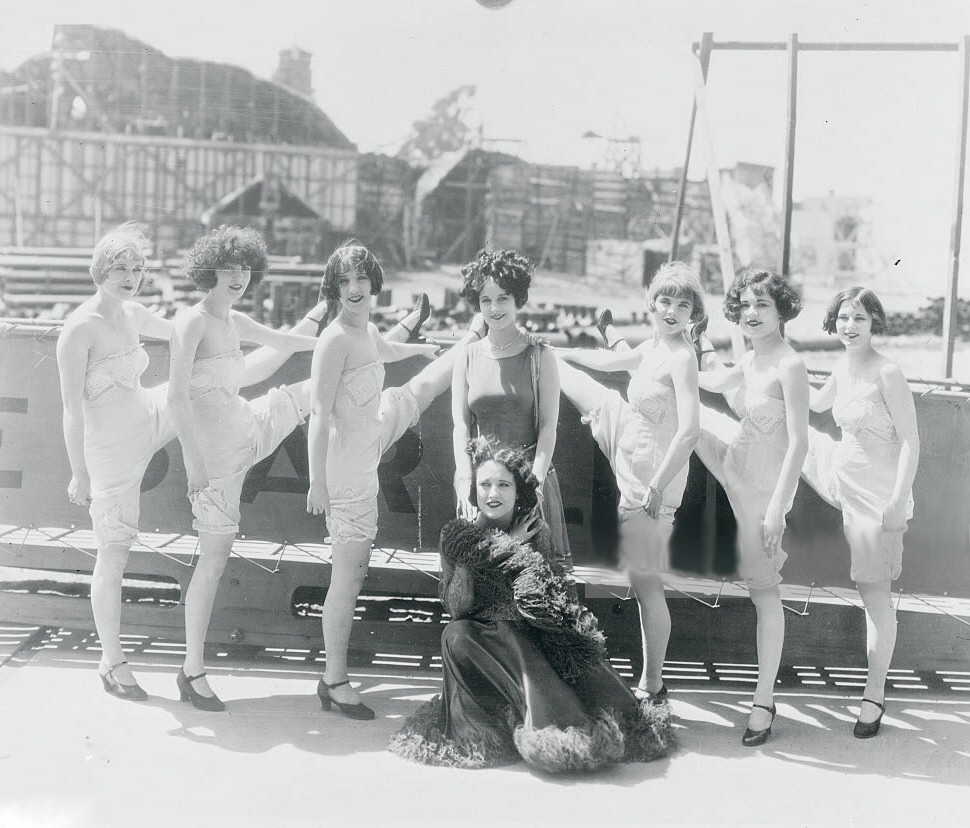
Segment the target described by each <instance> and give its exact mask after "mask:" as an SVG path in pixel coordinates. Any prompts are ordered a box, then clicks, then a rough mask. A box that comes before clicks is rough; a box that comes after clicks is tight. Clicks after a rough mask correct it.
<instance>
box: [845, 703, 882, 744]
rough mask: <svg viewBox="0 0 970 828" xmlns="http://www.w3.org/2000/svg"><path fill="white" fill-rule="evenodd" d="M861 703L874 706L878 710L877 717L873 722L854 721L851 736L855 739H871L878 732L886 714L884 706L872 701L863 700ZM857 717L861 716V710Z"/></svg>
mask: <svg viewBox="0 0 970 828" xmlns="http://www.w3.org/2000/svg"><path fill="white" fill-rule="evenodd" d="M862 701H863V702H869V704H874V705H875V706H876V707H878V708H879V715H878V716H877V717H876V720H875V721H874V722H860V721H859V720H858V719H857V720H856V723H855V727H853V728H852V735H853V736H855V737H856V739H871V738H872V737H873V736H875V735H876V734H877V733H878V732H879V725H881V724H882V717H883V714H884V713H885V712H886V705H884V704H880V703H879V702H877V701H873V700H872V699H863V700H862ZM859 715H862V710H861V709H860V711H859Z"/></svg>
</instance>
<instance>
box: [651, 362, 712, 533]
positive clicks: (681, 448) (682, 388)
mask: <svg viewBox="0 0 970 828" xmlns="http://www.w3.org/2000/svg"><path fill="white" fill-rule="evenodd" d="M670 378H671V379H672V380H673V383H674V397H675V398H676V402H677V432H676V433H675V434H674V437H673V439H672V440H671V441H670V445H669V446H667V452H666V454H664V458H663V460H662V461H661V462H660V465H659V466H658V467H657V470H656V472H654V475H653V478H652V479H651V480H650V484H649V489H648V498H649V499H648V501H647V503H645V504H644V508H645V509H646V511H647V514H648V515H650V517H652V518H654V519H656V518H658V517H659V516H660V506H661V505H662V503H663V491H664V489H666V488H667V486H668V485H669V484H670V481H671V480H673V479H674V477H675V476H676V475H677V474H678V473H679V472H680V470H681V469H682V468H683V467H684V465H685V464H686V463H687V461H688V460H689V459H690V453H691V452H692V451H693V450H694V445H695V444H696V443H697V437H698V435H699V434H700V400H699V398H698V391H697V360H696V359H695V358H694V354H692V353H688V352H686V351H682V352H679V353H676V354H674V357H673V360H672V361H671V365H670Z"/></svg>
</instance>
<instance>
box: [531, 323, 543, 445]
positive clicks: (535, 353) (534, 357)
mask: <svg viewBox="0 0 970 828" xmlns="http://www.w3.org/2000/svg"><path fill="white" fill-rule="evenodd" d="M531 348H532V354H531V356H530V360H529V361H530V363H531V365H532V396H533V398H534V399H535V403H534V405H533V416H534V418H535V427H536V436H537V437H538V434H539V360H540V359H541V357H542V344H541V343H539V342H535V341H533V342H532V345H531Z"/></svg>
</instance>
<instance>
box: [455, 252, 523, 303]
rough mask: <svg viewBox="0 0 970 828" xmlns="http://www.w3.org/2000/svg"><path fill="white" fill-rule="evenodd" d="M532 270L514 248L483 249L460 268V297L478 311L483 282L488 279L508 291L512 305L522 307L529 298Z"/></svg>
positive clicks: (483, 286)
mask: <svg viewBox="0 0 970 828" xmlns="http://www.w3.org/2000/svg"><path fill="white" fill-rule="evenodd" d="M533 270H534V268H533V267H532V262H530V261H529V260H528V259H527V258H525V256H520V255H519V254H518V253H516V252H515V251H514V250H495V251H492V250H486V249H484V248H482V249H481V250H479V251H478V255H477V256H476V257H475V259H474V261H471V262H469V263H468V264H466V265H465V266H463V267H462V269H461V281H462V285H461V296H462V297H463V298H464V299H465V301H466V302H468V304H469V305H471V307H472V309H473V310H476V311H477V310H479V309H480V306H479V298H480V297H481V295H482V290H483V289H484V288H485V282H486V281H487V280H488V279H491V280H492V281H493V282H495V284H497V285H498V286H499V287H500V288H502V290H504V291H505V292H506V293H509V294H511V296H512V298H513V299H514V300H515V306H516V307H517V308H521V307H522V306H523V305H524V304H525V303H526V302H527V301H528V299H529V286H530V285H531V284H532V273H533Z"/></svg>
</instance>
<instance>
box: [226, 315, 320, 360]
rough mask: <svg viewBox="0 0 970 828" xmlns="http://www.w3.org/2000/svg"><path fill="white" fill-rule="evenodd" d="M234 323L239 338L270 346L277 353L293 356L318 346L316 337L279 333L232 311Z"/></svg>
mask: <svg viewBox="0 0 970 828" xmlns="http://www.w3.org/2000/svg"><path fill="white" fill-rule="evenodd" d="M232 321H233V322H234V323H235V325H236V330H237V331H238V332H239V338H240V339H241V340H243V341H245V342H255V343H256V344H257V345H268V346H269V347H270V348H275V349H276V350H277V351H283V352H284V353H286V354H293V353H296V352H297V351H312V350H313V349H314V348H315V347H316V345H317V338H316V337H315V336H306V335H302V334H298V333H293V332H292V331H278V330H276V329H275V328H269V327H267V326H266V325H261V324H260V323H259V322H257V321H256V320H255V319H251V318H250V317H248V316H246V314H244V313H240V312H239V311H232Z"/></svg>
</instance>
